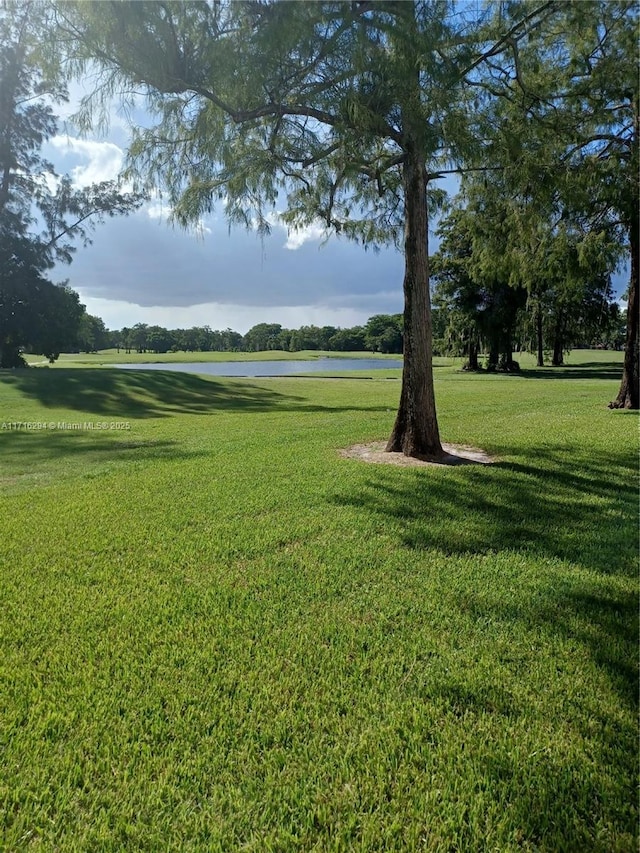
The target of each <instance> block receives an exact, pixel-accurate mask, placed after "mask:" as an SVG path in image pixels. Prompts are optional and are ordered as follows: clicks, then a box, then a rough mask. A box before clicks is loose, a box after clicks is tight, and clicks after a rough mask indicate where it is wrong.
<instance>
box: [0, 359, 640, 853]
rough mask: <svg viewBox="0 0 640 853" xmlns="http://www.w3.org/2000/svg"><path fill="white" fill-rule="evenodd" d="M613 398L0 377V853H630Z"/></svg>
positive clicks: (623, 496) (141, 377)
mask: <svg viewBox="0 0 640 853" xmlns="http://www.w3.org/2000/svg"><path fill="white" fill-rule="evenodd" d="M296 355H298V354H296ZM383 373H384V374H387V371H384V372H383ZM619 374H620V354H619V353H582V354H578V355H577V356H576V357H574V358H573V359H572V364H570V365H569V366H568V367H567V368H565V369H561V370H557V371H553V370H552V369H550V368H545V369H541V370H535V369H533V368H531V369H528V370H525V371H524V372H523V374H522V375H520V376H495V375H468V374H464V373H461V372H456V370H455V368H454V367H449V368H446V367H442V368H441V369H439V370H437V371H436V393H437V399H438V405H439V419H440V426H441V432H442V437H443V440H444V441H447V442H452V443H464V444H469V445H474V446H477V447H481V448H484V449H485V450H487V451H489V452H490V453H492V454H494V455H495V456H496V457H497V460H498V461H497V462H496V464H494V465H492V466H490V467H489V466H480V465H477V466H475V465H468V466H460V467H452V468H420V469H415V468H414V469H407V468H399V467H392V466H382V465H369V464H365V463H362V462H358V461H354V460H347V459H343V458H340V456H339V455H338V450H339V449H340V448H343V447H345V446H347V445H350V444H355V443H362V442H366V441H372V440H379V439H382V438H384V437H385V436H386V435H387V434H388V433H389V432H390V429H391V426H392V422H393V418H394V414H395V408H396V404H397V399H398V394H399V382H398V381H397V377H398V375H399V373H398V371H397V370H396V371H389V374H388V375H389V376H393V377H395V379H391V380H387V379H385V378H383V377H381V378H376V379H372V380H368V381H362V380H360V381H355V380H349V379H345V380H323V379H320V378H314V379H304V378H296V379H285V378H283V379H263V380H251V379H238V380H231V379H217V378H207V377H201V376H196V375H191V374H186V373H170V372H168V371H153V372H151V371H149V372H144V371H141V372H137V371H136V372H133V371H117V370H107V369H104V368H100V369H84V370H80V369H73V370H71V369H64V368H63V367H56V368H55V369H53V370H49V369H38V370H27V371H2V372H0V413H1V414H0V427H2V429H0V448H1V453H2V456H1V459H2V467H1V469H0V500H2V502H3V512H2V514H1V516H0V518H1V521H0V535H1V542H2V548H1V551H0V555H1V557H0V566H1V568H0V572H1V578H0V589H2V608H1V610H0V648H1V649H2V658H0V678H1V688H0V739H1V740H0V742H1V744H2V759H1V761H0V812H1V817H0V826H1V832H0V849H2V850H7V851H22V850H26V851H114V853H116V851H143V850H144V851H159V853H160V851H163V852H164V851H174V850H175V851H194V853H196V852H197V853H200V851H221V853H222V851H224V853H227V851H255V853H263V851H283V853H284V852H285V851H303V852H304V853H307V851H314V853H330V851H335V853H338V851H340V852H341V851H344V853H351V851H362V853H365V851H366V853H369V851H461V853H469V851H478V853H484V851H496V853H508V851H549V853H556V851H577V853H584V851H589V853H591V851H601V852H602V853H612V851H614V852H615V851H636V850H637V849H638V832H637V817H638V816H637V795H636V785H637V781H638V778H637V777H638V774H637V769H638V761H637V710H638V707H637V706H638V702H637V699H638V682H637V659H638V636H637V628H638V596H637V592H638V589H637V587H638V583H637V579H638V578H637V575H638V572H637V544H638V541H637V508H638V504H637V497H638V492H637V473H638V469H637V443H638V439H637V436H638V432H637V429H638V421H637V417H636V413H630V412H624V411H620V412H618V411H616V412H612V411H610V410H608V409H607V408H606V403H607V402H608V401H609V400H610V399H612V398H613V397H614V396H615V394H616V392H617V388H618V384H619ZM376 376H377V374H376ZM24 423H28V424H31V426H30V427H28V428H27V427H26V426H24V425H23V426H19V427H15V426H13V425H14V424H24ZM34 424H35V425H36V426H33V425H34ZM38 424H42V425H43V428H38V426H37V425H38ZM49 424H53V425H54V427H55V428H52V429H51V428H47V426H48V425H49ZM63 424H66V425H71V424H80V428H78V429H75V428H74V429H71V428H66V429H65V428H62V425H63ZM89 424H93V425H94V426H93V428H92V429H89V428H88V426H89ZM105 424H106V425H107V427H109V426H114V425H118V427H124V428H117V429H116V428H112V429H110V428H106V429H100V428H98V426H97V425H105ZM127 425H128V427H129V428H126V426H127Z"/></svg>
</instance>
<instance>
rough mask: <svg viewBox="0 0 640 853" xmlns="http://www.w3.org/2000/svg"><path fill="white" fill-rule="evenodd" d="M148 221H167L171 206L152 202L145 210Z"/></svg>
mask: <svg viewBox="0 0 640 853" xmlns="http://www.w3.org/2000/svg"><path fill="white" fill-rule="evenodd" d="M145 210H146V211H147V216H148V217H149V219H160V220H162V219H167V218H168V217H169V216H171V212H172V208H171V205H168V204H167V205H165V204H163V203H162V202H161V201H152V202H151V203H150V204H148V205H147V206H146V208H145Z"/></svg>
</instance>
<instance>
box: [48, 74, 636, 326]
mask: <svg viewBox="0 0 640 853" xmlns="http://www.w3.org/2000/svg"><path fill="white" fill-rule="evenodd" d="M80 94H81V90H80V89H79V88H78V87H75V91H74V87H72V91H71V95H72V97H71V100H70V104H69V105H66V106H65V107H64V110H63V109H61V108H58V109H57V110H56V112H57V113H58V115H59V116H60V118H61V127H60V131H59V133H58V135H57V136H55V137H53V138H52V139H50V140H49V141H48V142H47V143H46V144H45V146H44V147H43V154H44V156H45V157H47V158H48V159H49V160H51V161H52V162H53V164H54V166H55V168H56V171H57V172H58V173H59V174H65V173H66V174H69V175H70V176H71V177H72V179H73V181H74V183H75V184H76V185H77V186H85V185H88V184H91V183H94V182H98V181H104V180H110V179H113V178H115V177H117V175H118V173H119V171H120V169H121V168H122V164H123V162H124V157H125V153H126V147H127V143H128V136H129V132H128V126H127V124H126V122H125V120H124V119H123V118H122V117H121V116H120V115H118V113H117V111H116V110H115V109H114V110H113V112H112V116H111V123H110V128H109V131H108V132H107V133H106V135H102V136H101V137H98V136H93V137H92V136H84V137H83V138H81V137H80V136H79V134H78V132H77V131H76V130H75V129H74V127H73V125H72V124H70V123H69V121H68V119H69V116H70V115H71V114H72V113H73V111H74V110H75V102H77V99H78V97H79V96H80ZM74 95H75V98H74ZM143 120H144V117H143ZM443 186H444V188H446V189H448V190H449V191H450V192H455V187H456V183H455V180H452V179H451V178H449V179H448V181H447V184H446V185H443ZM169 214H170V210H169V209H168V208H167V207H166V206H163V204H162V201H161V200H160V199H159V198H156V199H152V200H151V201H149V202H148V203H146V204H145V205H144V206H143V207H142V208H141V209H140V210H138V211H137V212H135V213H133V214H131V215H130V216H128V217H116V218H114V219H108V220H107V221H106V222H105V223H104V224H101V225H98V226H97V228H96V230H95V232H94V234H93V238H92V239H93V242H92V245H90V246H88V247H81V246H78V248H77V251H76V254H75V256H74V260H73V263H72V264H71V265H70V266H66V265H62V266H58V267H56V269H55V270H54V275H53V278H54V280H64V279H68V280H69V284H70V286H71V287H72V288H73V289H74V290H76V291H77V292H78V293H79V294H80V298H81V302H82V303H83V304H84V305H86V308H87V311H88V312H89V314H93V315H96V316H98V317H101V318H102V319H103V320H104V322H105V324H106V326H107V328H109V329H121V328H123V327H124V326H133V325H135V324H136V323H147V324H149V325H160V326H164V327H166V328H170V329H175V328H190V327H192V326H204V325H208V326H210V327H211V328H212V329H226V328H231V329H234V330H235V331H238V332H241V333H242V334H244V333H245V332H247V331H248V329H250V328H251V327H252V326H254V325H255V324H257V323H263V322H268V323H280V324H281V325H282V326H284V327H285V328H299V327H300V326H302V325H311V324H313V325H318V326H323V325H331V326H339V327H343V328H345V327H350V326H354V325H362V324H364V323H365V322H366V321H367V319H368V318H369V317H370V316H372V315H373V314H394V313H399V312H401V311H402V305H403V300H402V277H403V258H402V255H401V253H400V252H399V251H398V250H397V249H394V248H388V249H382V250H380V252H378V253H375V252H373V251H372V250H368V251H366V250H365V249H364V248H363V246H362V245H360V244H358V243H354V242H351V241H348V240H346V239H344V238H343V239H339V238H337V237H336V236H335V235H331V236H329V238H328V239H326V237H327V235H326V234H325V232H324V231H323V228H322V227H321V225H320V224H317V225H312V226H310V227H308V228H306V229H304V230H302V231H287V229H286V227H285V226H284V225H283V224H281V223H279V222H278V221H277V218H276V217H274V219H273V226H272V233H271V235H270V236H268V237H265V238H260V237H259V236H258V234H257V233H256V232H252V231H247V230H245V229H242V228H239V227H235V226H234V228H233V229H231V230H230V229H229V225H228V223H227V221H226V220H225V217H224V213H223V211H222V209H221V210H219V211H214V213H213V214H211V215H210V216H208V217H207V218H206V219H203V220H201V221H200V223H199V224H198V226H197V228H194V229H192V230H191V231H184V230H183V229H181V228H179V227H178V226H173V225H172V224H171V223H170V221H169ZM436 245H437V241H436V239H435V236H434V235H433V234H432V235H431V236H430V249H431V250H432V251H433V250H434V248H435V246H436ZM627 278H628V276H626V275H625V274H624V273H623V274H621V275H618V276H616V277H615V279H614V286H615V288H616V291H617V292H618V293H620V292H622V291H623V290H624V289H625V287H626V279H627Z"/></svg>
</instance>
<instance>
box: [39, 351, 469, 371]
mask: <svg viewBox="0 0 640 853" xmlns="http://www.w3.org/2000/svg"><path fill="white" fill-rule="evenodd" d="M372 357H374V358H383V359H390V360H395V361H397V360H398V359H399V358H400V356H397V355H383V354H382V353H370V352H333V351H329V350H326V351H325V350H301V351H300V352H287V351H286V350H263V351H261V352H182V351H180V352H164V353H155V352H135V351H133V352H125V351H124V350H122V349H121V350H116V349H108V350H101V351H100V352H94V353H87V352H81V353H62V355H61V356H60V358H59V359H58V360H57V361H56V362H54V364H53V365H51V366H53V367H100V366H103V365H111V364H172V363H178V364H180V363H184V362H209V361H214V362H215V361H313V360H314V359H317V358H335V359H342V358H372ZM26 360H27V362H28V363H29V364H31V365H33V366H36V365H37V366H50V365H49V363H48V361H47V360H46V359H45V358H43V357H42V356H41V355H29V354H28V355H26ZM445 361H446V362H447V363H449V364H450V363H452V359H446V360H445Z"/></svg>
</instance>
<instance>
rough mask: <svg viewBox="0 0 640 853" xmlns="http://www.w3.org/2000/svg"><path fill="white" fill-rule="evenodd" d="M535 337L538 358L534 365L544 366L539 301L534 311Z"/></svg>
mask: <svg viewBox="0 0 640 853" xmlns="http://www.w3.org/2000/svg"><path fill="white" fill-rule="evenodd" d="M536 338H537V344H538V359H537V361H536V367H544V349H543V346H542V306H541V305H540V302H538V308H537V311H536Z"/></svg>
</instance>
